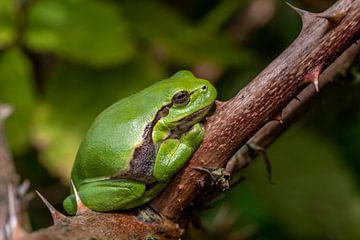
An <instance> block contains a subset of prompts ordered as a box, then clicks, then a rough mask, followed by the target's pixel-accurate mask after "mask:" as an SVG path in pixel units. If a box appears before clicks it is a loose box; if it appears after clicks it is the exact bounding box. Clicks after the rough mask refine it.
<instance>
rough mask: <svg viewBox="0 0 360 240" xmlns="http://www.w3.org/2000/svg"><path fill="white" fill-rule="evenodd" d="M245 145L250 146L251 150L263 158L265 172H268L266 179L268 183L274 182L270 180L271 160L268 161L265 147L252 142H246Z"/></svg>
mask: <svg viewBox="0 0 360 240" xmlns="http://www.w3.org/2000/svg"><path fill="white" fill-rule="evenodd" d="M246 145H247V146H248V148H250V149H251V150H253V151H255V152H257V153H259V154H260V155H261V157H262V159H263V160H264V163H265V166H266V172H267V174H268V181H269V183H270V184H274V182H273V181H272V167H271V162H270V158H269V156H268V155H267V153H266V150H265V148H263V147H261V146H259V145H257V144H256V143H254V142H251V141H249V142H247V143H246Z"/></svg>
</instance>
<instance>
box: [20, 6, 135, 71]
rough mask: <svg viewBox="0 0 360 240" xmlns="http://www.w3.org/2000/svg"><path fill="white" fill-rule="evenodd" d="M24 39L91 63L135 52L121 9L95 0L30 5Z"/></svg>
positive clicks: (121, 59) (113, 60)
mask: <svg viewBox="0 0 360 240" xmlns="http://www.w3.org/2000/svg"><path fill="white" fill-rule="evenodd" d="M28 24H29V25H28V31H27V32H26V34H25V42H26V44H27V46H28V47H29V48H30V49H33V50H35V51H38V52H47V51H49V52H52V53H55V54H57V55H59V56H62V57H64V58H68V59H70V60H74V61H78V62H82V63H87V64H90V65H93V66H107V65H114V64H117V63H121V62H124V61H126V60H128V59H129V58H130V57H131V56H132V55H133V53H134V51H133V47H132V44H131V42H130V38H129V34H128V32H127V29H126V26H125V23H124V20H123V18H122V17H121V14H120V10H119V9H118V8H117V7H116V6H115V5H114V4H110V3H109V2H105V1H96V0H40V1H37V2H36V3H35V4H34V5H32V7H31V8H30V12H29V19H28Z"/></svg>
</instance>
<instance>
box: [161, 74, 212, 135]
mask: <svg viewBox="0 0 360 240" xmlns="http://www.w3.org/2000/svg"><path fill="white" fill-rule="evenodd" d="M160 84H162V85H163V86H162V87H163V88H164V91H165V92H167V98H168V99H169V100H168V102H170V103H169V104H168V105H166V106H164V107H163V109H162V110H161V119H160V122H161V125H162V126H163V127H165V128H167V129H168V130H171V131H172V133H175V134H180V133H182V132H185V131H187V130H188V129H189V127H191V126H192V125H194V124H195V123H198V122H200V121H201V119H203V118H204V117H205V115H206V114H207V113H208V111H209V110H210V108H211V106H212V104H213V103H214V101H215V99H216V89H215V87H214V86H213V85H212V84H211V83H210V82H209V81H207V80H204V79H199V78H196V77H195V76H194V75H193V74H192V73H191V72H190V71H185V70H183V71H180V72H177V73H176V74H175V75H173V76H172V77H170V78H169V79H166V80H164V81H162V83H160Z"/></svg>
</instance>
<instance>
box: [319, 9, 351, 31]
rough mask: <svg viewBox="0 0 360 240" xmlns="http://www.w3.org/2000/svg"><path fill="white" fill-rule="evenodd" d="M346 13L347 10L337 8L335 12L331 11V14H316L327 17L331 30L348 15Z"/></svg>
mask: <svg viewBox="0 0 360 240" xmlns="http://www.w3.org/2000/svg"><path fill="white" fill-rule="evenodd" d="M346 13H347V11H344V10H343V9H341V10H337V11H336V12H335V13H331V14H326V13H323V14H317V15H316V16H317V17H319V18H323V19H326V20H327V21H328V23H329V28H328V30H330V29H333V28H335V27H336V26H337V25H339V23H340V22H341V20H343V18H344V17H345V16H346Z"/></svg>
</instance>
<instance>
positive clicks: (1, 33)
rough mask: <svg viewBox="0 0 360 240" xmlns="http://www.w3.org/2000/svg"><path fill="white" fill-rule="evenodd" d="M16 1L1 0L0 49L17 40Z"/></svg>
mask: <svg viewBox="0 0 360 240" xmlns="http://www.w3.org/2000/svg"><path fill="white" fill-rule="evenodd" d="M13 9H14V1H11V0H0V49H1V48H2V47H4V46H7V45H9V44H11V43H12V42H13V41H14V40H15V21H14V18H13V15H12V14H13Z"/></svg>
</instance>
